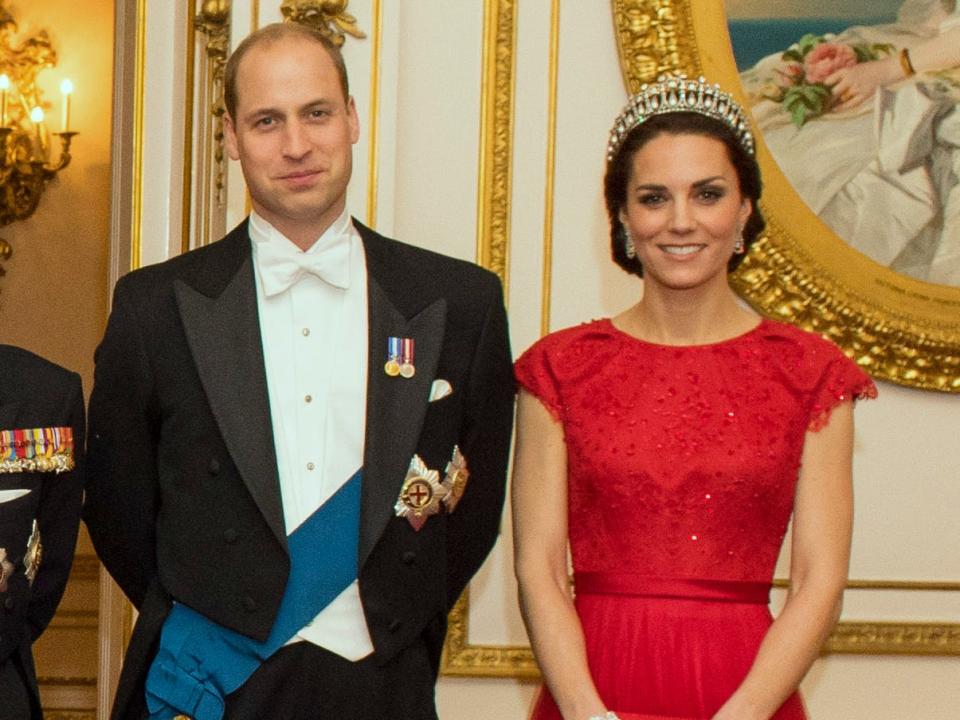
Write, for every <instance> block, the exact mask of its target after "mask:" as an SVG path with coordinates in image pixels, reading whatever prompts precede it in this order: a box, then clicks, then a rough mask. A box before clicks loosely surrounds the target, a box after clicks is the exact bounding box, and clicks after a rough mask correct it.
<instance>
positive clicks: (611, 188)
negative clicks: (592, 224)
mask: <svg viewBox="0 0 960 720" xmlns="http://www.w3.org/2000/svg"><path fill="white" fill-rule="evenodd" d="M660 135H703V136H705V137H710V138H714V139H716V140H719V141H720V142H722V143H723V144H724V146H725V147H726V148H727V156H728V157H729V158H730V162H731V164H732V165H733V167H734V169H735V170H736V172H737V180H738V181H739V184H740V194H741V195H742V196H743V197H745V198H747V199H749V200H750V204H751V207H752V211H751V213H750V217H749V218H747V222H746V223H745V224H744V226H743V244H744V246H745V247H744V252H743V253H735V254H734V255H733V256H732V257H731V258H730V263H729V264H728V265H727V270H728V271H730V272H732V271H733V270H735V269H736V268H737V266H738V265H739V264H740V263H741V262H742V261H743V258H744V256H745V255H746V253H747V251H749V249H750V246H751V245H752V244H753V242H754V240H756V239H757V238H758V237H759V236H760V233H762V232H763V229H764V227H766V222H765V221H764V219H763V214H762V213H761V212H760V205H759V200H760V191H761V189H762V182H761V179H760V166H759V165H757V160H756V158H755V157H754V156H753V155H751V154H750V153H748V152H747V151H746V150H744V149H743V146H742V145H741V144H740V142H739V141H738V140H737V138H736V136H735V135H734V134H733V131H732V130H731V129H730V128H729V127H727V126H726V125H725V124H724V123H723V122H722V121H720V120H716V119H714V118H711V117H707V116H706V115H701V114H700V113H695V112H676V113H667V114H664V115H654V116H653V117H652V118H650V119H649V120H647V121H646V122H643V123H641V124H640V125H638V126H637V127H635V128H634V129H633V130H631V131H630V132H629V133H628V134H627V137H626V138H625V139H624V141H623V144H622V145H621V146H620V149H619V150H618V151H617V154H616V155H614V157H613V159H612V160H611V161H610V162H609V163H608V164H607V173H606V175H605V176H604V178H603V195H604V198H605V199H606V202H607V215H608V216H609V217H610V249H611V251H612V253H613V261H614V262H615V263H617V265H619V266H620V267H622V268H623V269H624V270H626V271H627V272H628V273H631V274H633V275H636V276H638V277H643V265H642V264H641V263H640V260H639V258H635V257H634V258H630V257H627V251H626V246H625V244H624V241H625V239H626V238H625V236H624V232H623V227H622V224H621V223H620V210H621V208H623V207H624V205H626V203H627V184H628V183H629V182H630V172H631V170H632V169H633V156H634V155H635V154H636V153H637V151H638V150H640V148H642V147H643V146H644V145H646V144H647V143H648V142H650V141H651V140H653V139H654V138H655V137H658V136H660Z"/></svg>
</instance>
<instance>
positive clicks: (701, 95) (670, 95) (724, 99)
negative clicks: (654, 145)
mask: <svg viewBox="0 0 960 720" xmlns="http://www.w3.org/2000/svg"><path fill="white" fill-rule="evenodd" d="M677 112H693V113H698V114H700V115H706V116H707V117H711V118H714V119H715V120H719V121H720V122H722V123H723V124H724V125H726V126H727V127H729V128H730V129H731V130H732V131H733V134H734V135H735V136H736V138H737V141H738V142H739V143H740V146H741V147H742V148H743V149H744V150H746V151H747V153H749V154H750V155H753V154H754V152H755V151H754V145H753V134H752V133H751V132H750V126H749V125H748V124H747V118H746V114H745V113H744V112H743V108H741V107H740V105H738V104H737V102H736V101H735V100H734V99H733V97H732V96H731V95H730V94H729V93H725V92H724V91H723V90H721V89H720V86H719V85H717V84H714V85H710V84H708V83H707V80H706V78H704V77H703V76H700V77H699V78H697V79H696V80H688V79H687V76H686V75H683V74H680V75H661V76H660V77H659V78H658V79H657V82H656V83H654V84H653V85H647V84H646V83H644V84H643V85H642V86H641V87H640V92H638V93H637V94H636V95H634V96H633V97H631V98H630V100H629V101H628V102H627V105H626V107H624V108H623V112H621V113H620V115H619V116H618V117H617V120H616V122H614V124H613V129H612V130H611V131H610V142H609V144H608V145H607V162H608V163H609V162H610V161H611V160H613V158H614V156H615V155H616V154H617V151H618V150H620V146H621V145H622V144H623V141H624V140H625V139H626V137H627V135H628V134H629V133H630V131H631V130H633V129H634V128H635V127H637V126H638V125H642V124H643V123H645V122H646V121H647V120H649V119H650V118H651V117H653V116H654V115H666V114H669V113H677Z"/></svg>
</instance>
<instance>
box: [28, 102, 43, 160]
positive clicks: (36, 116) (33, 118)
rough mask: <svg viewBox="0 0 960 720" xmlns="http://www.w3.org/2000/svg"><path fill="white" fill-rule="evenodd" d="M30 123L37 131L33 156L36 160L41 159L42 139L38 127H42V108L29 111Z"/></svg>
mask: <svg viewBox="0 0 960 720" xmlns="http://www.w3.org/2000/svg"><path fill="white" fill-rule="evenodd" d="M30 122H32V123H33V126H34V128H35V129H36V131H37V149H36V152H35V156H36V157H37V158H38V159H42V158H43V139H42V138H41V136H40V126H41V125H43V108H40V107H35V108H34V109H33V110H31V111H30Z"/></svg>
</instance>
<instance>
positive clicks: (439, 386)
mask: <svg viewBox="0 0 960 720" xmlns="http://www.w3.org/2000/svg"><path fill="white" fill-rule="evenodd" d="M452 392H453V388H452V387H450V383H448V382H447V381H446V380H444V379H443V378H437V379H436V380H434V381H433V384H432V385H431V386H430V402H435V401H436V400H440V399H442V398H445V397H446V396H447V395H449V394H450V393H452Z"/></svg>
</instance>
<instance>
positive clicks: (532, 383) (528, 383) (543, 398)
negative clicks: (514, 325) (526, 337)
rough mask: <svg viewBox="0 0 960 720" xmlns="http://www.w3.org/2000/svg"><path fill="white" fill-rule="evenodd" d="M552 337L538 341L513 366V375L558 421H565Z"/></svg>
mask: <svg viewBox="0 0 960 720" xmlns="http://www.w3.org/2000/svg"><path fill="white" fill-rule="evenodd" d="M553 346H554V342H553V339H552V337H551V336H550V335H548V336H547V337H545V338H542V339H540V340H538V341H537V342H536V343H534V344H533V345H532V346H531V347H530V348H529V349H528V350H527V351H526V352H524V353H523V355H521V356H520V357H519V358H517V361H516V362H515V363H514V364H513V373H514V375H515V376H516V378H517V382H518V383H519V384H520V387H522V388H523V389H524V390H526V391H527V392H529V393H530V394H532V395H533V396H534V397H536V398H537V399H538V400H539V401H540V402H542V403H543V404H544V406H545V407H546V408H547V410H549V411H550V414H551V415H553V416H554V417H555V418H556V419H557V420H562V419H563V404H562V402H561V400H560V387H559V383H558V381H557V376H556V374H555V373H554V372H553V368H552V355H553V354H554V351H555V348H554V347H553Z"/></svg>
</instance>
